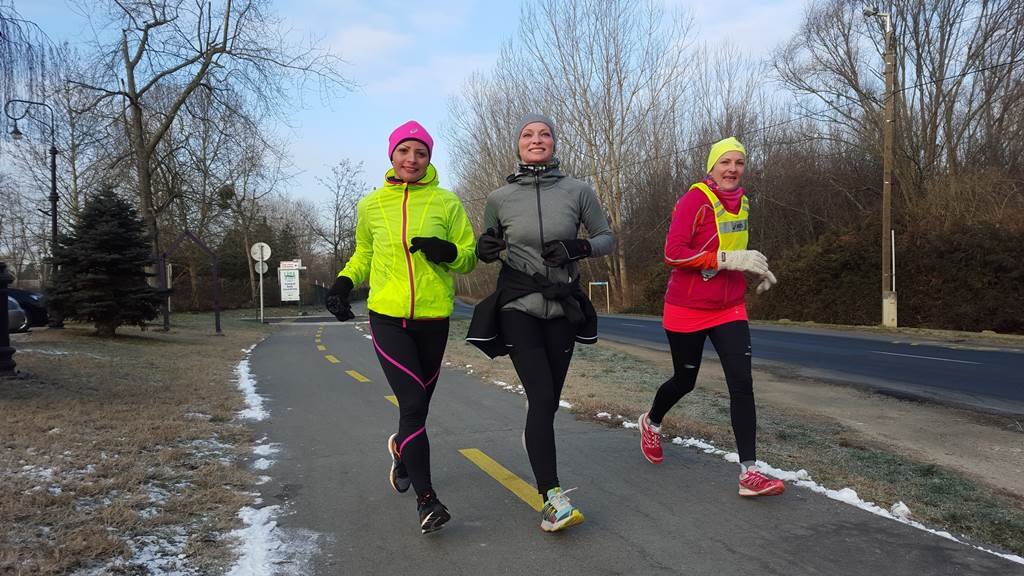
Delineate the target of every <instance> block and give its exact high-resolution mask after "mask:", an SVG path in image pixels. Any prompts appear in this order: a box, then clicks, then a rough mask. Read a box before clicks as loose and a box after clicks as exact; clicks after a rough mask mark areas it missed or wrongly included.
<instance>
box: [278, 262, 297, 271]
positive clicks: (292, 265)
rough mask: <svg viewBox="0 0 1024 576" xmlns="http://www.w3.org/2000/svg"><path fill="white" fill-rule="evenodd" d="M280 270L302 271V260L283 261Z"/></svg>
mask: <svg viewBox="0 0 1024 576" xmlns="http://www.w3.org/2000/svg"><path fill="white" fill-rule="evenodd" d="M278 270H302V260H281V266H279V267H278Z"/></svg>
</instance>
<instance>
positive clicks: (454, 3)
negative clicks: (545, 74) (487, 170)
mask: <svg viewBox="0 0 1024 576" xmlns="http://www.w3.org/2000/svg"><path fill="white" fill-rule="evenodd" d="M215 1H216V0H215ZM663 1H664V2H665V3H666V4H667V5H669V6H683V7H685V8H686V9H688V10H690V12H691V13H692V14H693V16H694V19H695V24H696V26H695V28H694V34H696V35H697V36H698V38H697V40H699V41H701V42H707V43H715V42H717V41H719V40H721V39H723V38H725V37H728V38H729V39H730V41H731V42H733V43H734V44H736V45H738V46H739V47H740V48H741V49H743V50H745V51H748V52H750V53H752V54H762V53H766V52H767V51H769V50H771V48H772V47H773V46H775V45H776V44H777V43H778V42H780V41H782V40H785V39H787V38H789V37H790V35H791V34H792V33H793V32H794V31H795V30H796V28H797V26H798V24H799V22H800V19H801V16H802V14H803V10H804V6H805V4H806V0H762V1H756V0H733V1H731V2H708V1H692V0H663ZM520 3H521V2H520V1H519V0H436V1H432V2H412V1H408V0H275V4H276V5H277V7H278V12H279V15H280V16H282V17H283V18H284V19H285V22H286V24H287V25H288V26H289V27H290V28H291V29H292V30H293V31H294V32H295V34H296V35H297V37H307V36H312V37H316V38H319V39H321V40H322V41H323V42H324V43H325V44H327V45H329V46H330V47H331V48H332V49H333V50H334V51H335V52H336V53H338V54H339V55H341V56H342V57H343V58H345V60H347V61H348V63H349V64H348V66H347V67H346V69H345V70H344V73H345V74H346V76H348V77H349V78H351V79H352V80H354V81H355V82H357V83H358V84H359V87H358V88H357V89H356V90H355V91H354V92H351V93H347V94H344V93H343V94H340V95H339V97H338V98H336V99H334V100H333V101H331V102H327V103H324V102H321V99H320V98H319V96H318V95H317V94H314V93H310V94H307V95H306V96H305V98H304V99H303V102H302V107H301V108H298V107H297V109H296V112H295V114H294V116H293V121H292V123H291V124H292V126H291V127H286V126H281V127H279V133H280V135H281V136H282V137H283V138H284V139H285V140H286V141H287V142H289V150H290V154H291V157H292V161H293V163H294V166H295V168H296V170H297V171H298V172H299V174H298V175H297V176H296V177H295V178H294V179H293V180H292V181H291V183H290V184H289V186H288V192H289V194H290V195H291V196H293V197H304V198H309V199H311V200H314V201H322V200H324V199H325V194H324V191H323V189H322V186H320V185H319V184H318V182H317V178H318V177H321V178H322V177H325V176H326V175H327V174H328V173H329V170H330V166H331V165H332V164H334V163H336V162H337V161H338V160H339V159H341V158H349V159H351V160H353V161H355V162H359V161H363V162H364V163H365V173H364V179H365V180H366V182H367V183H368V184H369V185H377V184H378V183H379V182H380V181H381V180H382V177H383V174H384V171H385V170H386V169H387V168H388V167H389V166H390V164H389V162H388V159H387V136H388V134H389V133H390V131H391V130H392V129H393V128H394V127H395V126H397V125H399V124H401V123H402V122H404V121H406V120H409V119H416V120H418V121H420V122H421V123H422V124H423V125H424V126H426V128H427V129H428V130H429V131H430V132H431V134H432V135H433V137H434V140H435V152H434V157H433V160H434V164H435V165H436V166H437V168H438V171H439V173H440V175H441V182H442V185H447V186H451V185H453V184H454V183H453V182H452V181H451V179H450V178H449V177H448V176H447V175H448V174H451V170H450V169H449V166H448V163H449V158H448V155H447V153H446V150H445V149H446V148H447V146H446V142H445V139H444V135H443V134H444V126H445V124H446V122H447V115H448V104H447V102H448V98H449V96H451V95H453V94H458V91H459V89H460V87H461V85H462V82H463V80H464V79H465V78H466V77H467V76H468V75H469V74H471V73H472V72H473V71H476V70H480V71H487V70H489V69H490V68H491V67H492V66H493V65H494V63H495V60H496V58H497V54H498V51H499V50H500V48H501V46H502V45H503V43H505V42H506V41H508V40H509V39H510V38H512V37H513V36H514V35H515V34H516V31H517V29H518V26H519V10H520ZM16 5H17V8H18V10H19V11H20V12H21V14H22V15H23V16H25V17H26V18H28V19H30V20H33V21H34V22H36V23H37V24H39V25H40V26H41V27H42V28H43V29H44V30H45V31H46V32H47V34H49V35H50V37H51V38H53V39H54V40H56V41H62V40H68V41H70V42H72V43H74V42H76V40H79V41H80V40H84V38H82V37H81V32H79V31H80V30H82V28H83V26H84V19H83V18H82V17H81V16H79V15H77V14H76V12H75V11H74V10H70V9H69V5H70V4H69V3H68V2H66V1H65V0H35V1H34V2H26V1H24V0H21V1H16Z"/></svg>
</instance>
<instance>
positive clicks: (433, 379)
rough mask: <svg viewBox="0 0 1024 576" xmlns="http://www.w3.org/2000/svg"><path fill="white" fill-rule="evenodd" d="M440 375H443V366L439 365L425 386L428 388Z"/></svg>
mask: <svg viewBox="0 0 1024 576" xmlns="http://www.w3.org/2000/svg"><path fill="white" fill-rule="evenodd" d="M440 375H441V367H440V366H438V367H437V372H434V375H433V376H431V377H430V380H427V383H426V385H424V386H423V387H424V388H426V387H427V386H430V385H431V384H433V383H434V381H435V380H437V377H438V376H440Z"/></svg>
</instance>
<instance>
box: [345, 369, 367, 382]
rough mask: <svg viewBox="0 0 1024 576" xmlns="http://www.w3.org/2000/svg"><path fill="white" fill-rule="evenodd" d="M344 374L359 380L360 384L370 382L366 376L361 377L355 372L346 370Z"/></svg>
mask: <svg viewBox="0 0 1024 576" xmlns="http://www.w3.org/2000/svg"><path fill="white" fill-rule="evenodd" d="M345 374H348V375H349V376H351V377H353V378H355V379H356V380H359V381H360V382H369V381H370V379H369V378H367V377H366V376H363V375H362V374H360V373H359V372H356V371H355V370H346V371H345Z"/></svg>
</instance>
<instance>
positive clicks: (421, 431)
mask: <svg viewBox="0 0 1024 576" xmlns="http://www.w3.org/2000/svg"><path fill="white" fill-rule="evenodd" d="M426 431H427V427H426V426H424V427H422V428H420V429H419V430H417V431H415V432H413V433H412V434H409V437H408V438H406V439H405V440H402V445H401V446H399V447H398V456H399V457H401V456H402V450H403V449H405V445H406V444H408V443H409V440H412V439H413V438H415V437H417V436H419V435H420V434H423V433H424V432H426Z"/></svg>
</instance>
